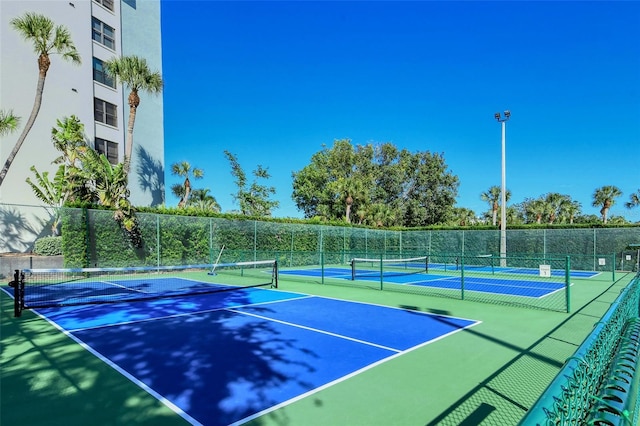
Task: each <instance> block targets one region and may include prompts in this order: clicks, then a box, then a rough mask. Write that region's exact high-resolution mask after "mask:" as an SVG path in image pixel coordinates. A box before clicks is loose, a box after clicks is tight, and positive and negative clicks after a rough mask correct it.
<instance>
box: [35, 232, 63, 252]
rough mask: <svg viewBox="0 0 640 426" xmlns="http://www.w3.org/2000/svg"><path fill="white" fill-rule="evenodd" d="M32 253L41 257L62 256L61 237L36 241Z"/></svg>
mask: <svg viewBox="0 0 640 426" xmlns="http://www.w3.org/2000/svg"><path fill="white" fill-rule="evenodd" d="M33 252H34V253H35V254H39V255H41V256H58V255H61V254H62V237H53V236H52V237H42V238H39V239H37V240H36V242H35V244H34V247H33Z"/></svg>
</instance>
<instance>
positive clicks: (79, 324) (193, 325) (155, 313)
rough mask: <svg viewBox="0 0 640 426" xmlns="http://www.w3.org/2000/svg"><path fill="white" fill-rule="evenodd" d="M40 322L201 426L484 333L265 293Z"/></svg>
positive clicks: (409, 314) (87, 311)
mask: <svg viewBox="0 0 640 426" xmlns="http://www.w3.org/2000/svg"><path fill="white" fill-rule="evenodd" d="M38 313H39V314H41V315H42V316H44V317H45V318H47V319H48V320H49V321H51V322H52V323H54V324H55V325H56V326H57V327H59V328H60V329H61V330H63V331H65V332H66V333H67V334H68V335H69V336H71V337H72V338H73V339H75V340H76V341H78V342H79V343H81V344H82V345H83V346H84V347H86V348H87V349H88V350H90V351H91V352H93V353H94V354H96V355H97V356H99V357H101V358H102V359H103V360H104V361H105V362H107V363H109V364H110V365H112V366H113V367H114V368H115V369H117V370H118V371H120V372H121V373H122V374H124V375H125V376H127V377H128V378H129V379H130V380H132V381H134V382H135V383H137V384H139V385H140V386H141V387H143V388H144V389H146V390H147V391H148V392H149V393H151V394H152V395H154V396H155V397H156V398H158V399H159V400H161V401H163V402H164V403H165V404H166V405H167V406H169V407H170V408H172V409H173V410H174V411H176V412H177V413H179V414H180V415H181V416H182V417H183V418H185V419H186V420H188V421H189V422H191V423H192V424H202V425H228V424H234V423H240V422H244V421H247V420H250V419H252V418H255V417H257V416H259V415H262V414H265V413H268V412H270V411H272V410H274V409H275V408H278V407H280V406H282V405H285V404H287V403H288V402H291V401H293V400H295V399H297V398H300V397H302V396H305V395H309V394H312V393H313V392H316V391H317V390H318V389H319V388H321V387H325V386H329V385H331V384H332V383H336V382H338V381H341V380H344V379H345V378H347V377H349V376H351V375H353V374H357V373H359V372H362V371H364V370H366V369H368V368H372V367H373V366H375V365H377V364H379V363H381V362H384V361H387V360H389V359H392V358H394V357H396V356H399V355H401V354H403V353H406V352H407V351H411V350H414V349H416V348H419V347H422V346H424V345H426V344H428V343H431V342H434V341H435V340H438V339H441V338H443V337H445V336H447V335H450V334H452V333H455V332H458V331H460V330H463V329H465V328H468V327H471V326H473V325H476V324H478V321H475V320H470V319H463V318H455V317H449V316H445V315H434V314H429V313H423V312H417V311H413V310H405V309H399V308H391V307H384V306H379V305H372V304H365V303H356V302H348V301H343V300H337V299H330V298H323V297H318V296H308V295H305V294H299V293H291V292H285V291H281V290H270V289H263V288H248V289H244V290H241V291H233V292H222V293H213V294H207V295H193V296H176V297H173V298H170V299H156V300H146V301H140V302H135V303H134V302H118V303H113V304H104V305H94V306H67V307H58V308H43V309H38Z"/></svg>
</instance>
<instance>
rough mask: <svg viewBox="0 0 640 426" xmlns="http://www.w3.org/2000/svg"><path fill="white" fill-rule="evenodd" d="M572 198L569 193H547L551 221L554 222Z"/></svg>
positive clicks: (546, 201) (546, 199)
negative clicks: (564, 205)
mask: <svg viewBox="0 0 640 426" xmlns="http://www.w3.org/2000/svg"><path fill="white" fill-rule="evenodd" d="M569 199H570V198H569V197H568V196H567V195H562V194H559V193H557V192H550V193H548V194H547V195H546V197H545V199H544V201H545V203H546V204H547V209H548V214H549V223H550V224H553V223H554V222H555V221H556V219H557V218H558V216H560V214H561V211H562V206H563V204H565V203H566V202H567V200H569Z"/></svg>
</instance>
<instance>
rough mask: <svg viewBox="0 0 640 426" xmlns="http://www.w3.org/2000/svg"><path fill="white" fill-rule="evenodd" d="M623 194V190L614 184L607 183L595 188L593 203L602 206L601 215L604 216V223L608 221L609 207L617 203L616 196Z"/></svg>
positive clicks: (595, 205)
mask: <svg viewBox="0 0 640 426" xmlns="http://www.w3.org/2000/svg"><path fill="white" fill-rule="evenodd" d="M621 195H622V191H620V189H619V188H618V187H616V186H613V185H606V186H603V187H600V188H598V189H596V190H595V192H594V193H593V204H592V205H593V206H594V207H601V208H600V215H601V216H602V223H607V214H608V213H609V209H610V208H611V206H613V205H614V204H615V201H616V198H618V197H619V196H621Z"/></svg>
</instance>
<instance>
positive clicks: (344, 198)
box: [292, 139, 458, 226]
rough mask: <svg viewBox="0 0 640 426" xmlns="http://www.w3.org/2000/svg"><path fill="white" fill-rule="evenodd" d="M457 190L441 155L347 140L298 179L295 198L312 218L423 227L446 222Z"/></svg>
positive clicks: (322, 155) (314, 161)
mask: <svg viewBox="0 0 640 426" xmlns="http://www.w3.org/2000/svg"><path fill="white" fill-rule="evenodd" d="M457 187H458V179H457V177H455V176H453V175H451V174H450V173H448V172H447V170H446V164H445V163H444V158H443V157H442V156H441V155H438V154H431V153H429V152H417V153H415V154H412V153H410V152H409V151H407V150H399V149H398V148H396V147H395V146H394V145H393V144H390V143H385V144H381V145H375V146H374V145H373V144H367V145H356V146H354V145H352V144H351V141H350V140H348V139H343V140H337V141H335V142H334V145H333V147H332V148H327V147H324V148H323V149H322V150H321V151H319V152H316V153H315V154H313V156H312V157H311V163H310V164H309V165H307V166H305V167H304V168H303V169H302V170H300V171H298V172H294V173H293V195H292V196H293V199H294V201H295V202H296V205H297V207H298V209H300V210H302V211H303V212H304V215H305V217H308V218H311V217H321V218H324V219H326V220H340V219H343V220H345V221H348V222H351V220H352V217H356V218H357V219H358V223H369V224H374V225H377V224H378V223H384V222H386V223H385V225H387V226H391V225H406V226H422V225H429V224H434V223H444V222H446V220H447V217H448V216H449V214H450V211H451V209H452V208H453V204H454V202H455V196H456V195H457ZM382 205H384V206H386V211H385V210H383V209H382V208H381V206H382Z"/></svg>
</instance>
